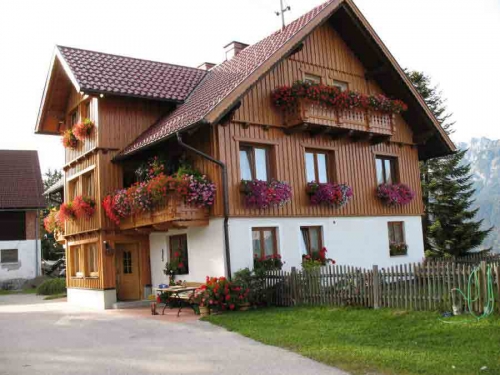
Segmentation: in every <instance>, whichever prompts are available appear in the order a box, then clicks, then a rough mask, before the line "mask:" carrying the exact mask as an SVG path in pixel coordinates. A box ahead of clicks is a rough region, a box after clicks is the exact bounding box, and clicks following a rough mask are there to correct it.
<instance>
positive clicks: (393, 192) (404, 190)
mask: <svg viewBox="0 0 500 375" xmlns="http://www.w3.org/2000/svg"><path fill="white" fill-rule="evenodd" d="M377 197H378V198H379V199H380V200H381V201H382V202H384V203H385V204H386V205H387V206H389V207H397V206H404V205H407V204H409V203H410V202H411V201H412V200H413V198H415V192H414V191H413V190H411V189H410V187H409V186H408V185H405V184H380V185H379V186H378V188H377Z"/></svg>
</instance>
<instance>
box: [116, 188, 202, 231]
mask: <svg viewBox="0 0 500 375" xmlns="http://www.w3.org/2000/svg"><path fill="white" fill-rule="evenodd" d="M208 218H209V209H208V208H206V207H193V206H190V205H187V204H186V203H184V200H183V199H182V198H179V197H177V196H175V195H171V196H168V197H167V201H166V202H165V204H163V205H162V206H160V207H158V208H156V209H154V210H153V211H150V212H143V213H140V214H135V215H133V216H131V217H128V218H126V219H122V220H121V222H120V229H121V230H128V229H135V228H149V229H152V230H158V231H163V230H167V229H168V228H170V227H172V228H179V227H191V226H206V225H208Z"/></svg>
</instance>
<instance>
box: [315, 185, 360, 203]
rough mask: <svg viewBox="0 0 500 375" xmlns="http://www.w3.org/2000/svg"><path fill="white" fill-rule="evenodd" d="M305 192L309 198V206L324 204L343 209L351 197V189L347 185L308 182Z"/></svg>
mask: <svg viewBox="0 0 500 375" xmlns="http://www.w3.org/2000/svg"><path fill="white" fill-rule="evenodd" d="M307 192H308V194H309V195H310V197H311V204H313V205H320V204H324V205H327V206H331V207H337V208H340V207H343V206H344V205H346V204H347V202H349V200H350V199H351V198H352V196H353V192H352V188H351V187H350V186H349V185H347V184H331V183H321V184H320V183H317V182H314V181H313V182H310V183H308V184H307Z"/></svg>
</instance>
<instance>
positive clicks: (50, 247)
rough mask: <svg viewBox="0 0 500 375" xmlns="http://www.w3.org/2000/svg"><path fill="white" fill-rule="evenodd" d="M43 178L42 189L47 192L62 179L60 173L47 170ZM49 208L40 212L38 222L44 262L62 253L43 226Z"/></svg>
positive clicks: (60, 198) (62, 250) (61, 248)
mask: <svg viewBox="0 0 500 375" xmlns="http://www.w3.org/2000/svg"><path fill="white" fill-rule="evenodd" d="M43 177H44V179H43V188H44V190H47V189H48V188H50V187H52V186H53V185H54V184H55V183H57V182H58V181H59V180H60V179H61V178H62V173H61V171H58V170H57V169H54V170H51V169H48V170H47V172H45V173H44V175H43ZM58 200H59V201H61V202H62V196H59V197H58ZM51 208H52V207H47V208H45V209H44V210H41V212H40V217H41V219H42V220H40V233H41V235H42V236H41V245H42V246H41V248H42V258H43V259H46V260H55V259H59V258H60V257H61V254H62V253H64V249H63V247H62V246H61V245H60V244H58V243H57V242H56V240H55V238H54V234H53V233H49V232H47V231H46V230H45V227H44V226H43V219H44V218H45V217H47V215H48V214H49V212H50V209H51Z"/></svg>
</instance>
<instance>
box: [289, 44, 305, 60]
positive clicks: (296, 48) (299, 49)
mask: <svg viewBox="0 0 500 375" xmlns="http://www.w3.org/2000/svg"><path fill="white" fill-rule="evenodd" d="M303 48H304V43H300V44H299V45H298V46H297V47H295V48H294V49H292V50H291V51H290V52H289V53H288V54H287V55H286V58H290V57H292V56H293V55H295V54H296V53H299V52H300V51H302V49H303Z"/></svg>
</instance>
